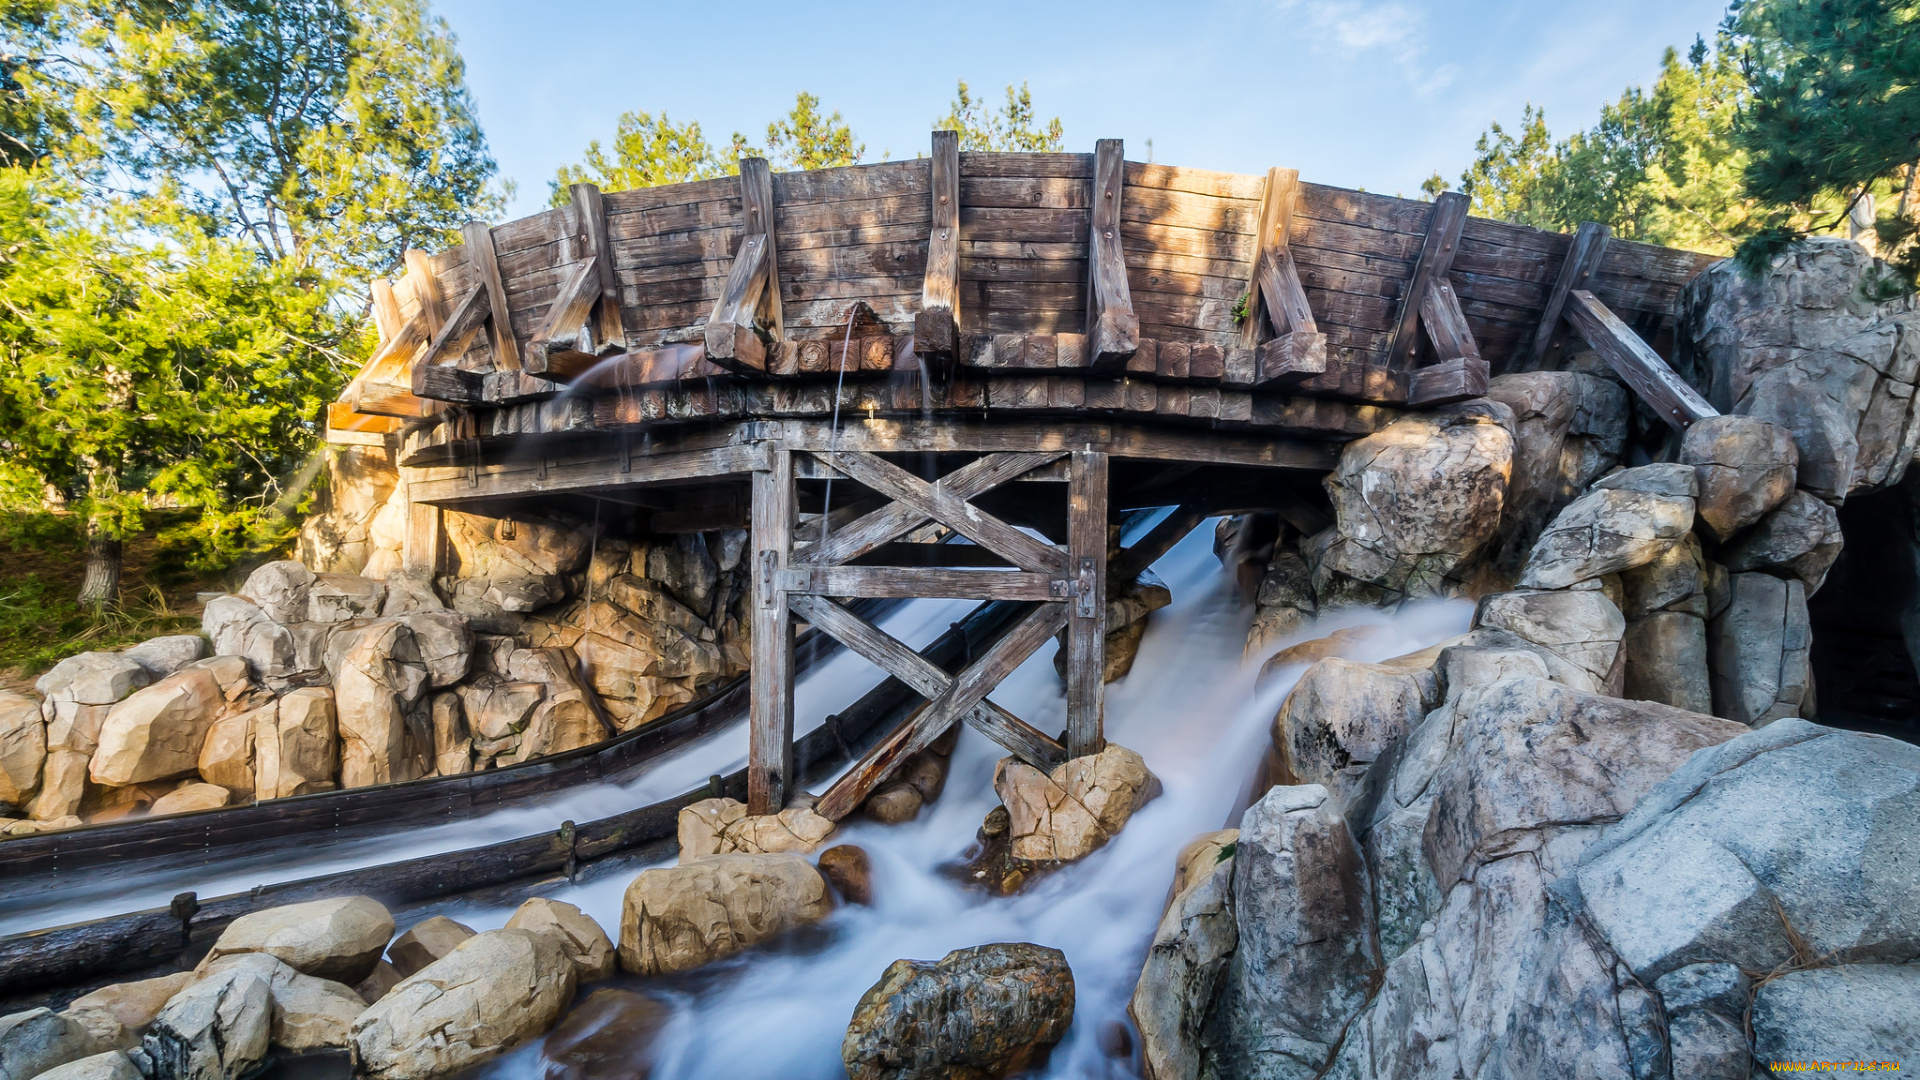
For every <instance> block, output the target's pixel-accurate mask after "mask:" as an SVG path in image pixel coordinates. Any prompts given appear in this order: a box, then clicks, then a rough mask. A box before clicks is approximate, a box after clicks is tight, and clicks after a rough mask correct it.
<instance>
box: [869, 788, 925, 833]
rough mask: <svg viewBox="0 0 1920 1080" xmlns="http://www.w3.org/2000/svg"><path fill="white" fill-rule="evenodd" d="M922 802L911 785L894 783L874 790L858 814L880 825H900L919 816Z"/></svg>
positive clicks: (917, 792) (918, 793)
mask: <svg viewBox="0 0 1920 1080" xmlns="http://www.w3.org/2000/svg"><path fill="white" fill-rule="evenodd" d="M924 801H925V800H924V799H923V798H922V797H921V795H920V792H919V790H918V789H917V788H915V787H914V786H913V785H911V784H908V783H905V782H904V781H895V782H893V783H891V784H883V785H881V786H880V787H879V788H876V789H875V790H874V793H873V794H871V795H869V796H867V801H866V802H863V803H861V804H860V812H861V813H863V814H865V815H866V816H868V817H870V818H872V819H873V820H875V821H877V822H879V823H880V824H882V825H900V824H904V823H905V822H909V821H912V820H913V819H914V818H915V817H917V816H919V813H920V805H921V803H923V802H924Z"/></svg>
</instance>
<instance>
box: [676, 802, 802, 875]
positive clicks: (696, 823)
mask: <svg viewBox="0 0 1920 1080" xmlns="http://www.w3.org/2000/svg"><path fill="white" fill-rule="evenodd" d="M833 830H834V825H833V822H831V821H828V820H827V819H826V818H823V817H821V816H820V815H819V814H816V813H814V812H813V809H812V808H811V807H808V806H790V807H788V808H787V809H785V810H782V811H780V812H779V813H778V814H764V815H758V816H755V815H749V814H748V813H747V804H746V803H743V802H740V801H739V800H737V799H726V798H721V799H702V800H700V801H699V802H697V803H694V804H693V805H692V806H689V807H687V808H686V809H684V810H681V811H680V819H679V839H680V861H681V863H682V864H685V863H687V862H689V861H691V860H693V859H698V858H701V857H704V856H707V855H732V854H747V855H759V854H772V853H776V852H796V853H799V854H802V855H806V854H811V853H812V852H814V851H815V850H817V849H818V848H819V847H820V845H821V843H822V842H824V841H825V840H826V838H827V837H829V836H831V835H833Z"/></svg>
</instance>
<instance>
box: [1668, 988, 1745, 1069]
mask: <svg viewBox="0 0 1920 1080" xmlns="http://www.w3.org/2000/svg"><path fill="white" fill-rule="evenodd" d="M1654 989H1655V990H1656V991H1657V992H1658V993H1659V995H1660V1003H1661V1005H1662V1007H1663V1008H1664V1009H1665V1010H1666V1014H1667V1042H1668V1043H1669V1045H1670V1046H1671V1054H1672V1059H1673V1075H1675V1076H1676V1077H1678V1076H1685V1077H1690V1078H1697V1080H1747V1078H1748V1076H1749V1075H1750V1073H1749V1071H1748V1068H1747V1033H1746V1029H1745V1023H1746V1015H1747V999H1748V997H1749V996H1750V992H1751V988H1750V986H1749V985H1748V982H1747V977H1746V975H1745V974H1744V973H1743V972H1741V970H1740V969H1739V968H1737V967H1734V966H1733V965H1732V964H1693V965H1690V966H1688V967H1683V968H1681V969H1680V970H1678V971H1673V972H1669V973H1667V974H1666V975H1664V976H1662V977H1661V978H1660V981H1659V982H1657V983H1655V984H1654Z"/></svg>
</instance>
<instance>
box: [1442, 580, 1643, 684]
mask: <svg viewBox="0 0 1920 1080" xmlns="http://www.w3.org/2000/svg"><path fill="white" fill-rule="evenodd" d="M1473 624H1474V626H1475V628H1476V629H1478V628H1487V629H1493V630H1505V631H1507V632H1508V633H1511V634H1513V635H1515V636H1516V637H1519V638H1521V639H1522V640H1524V641H1526V642H1528V643H1530V644H1533V645H1537V646H1539V647H1540V648H1542V649H1544V650H1546V651H1547V652H1550V653H1552V654H1553V655H1555V656H1557V657H1559V658H1560V659H1562V660H1564V661H1566V662H1567V663H1568V664H1571V665H1572V666H1573V667H1575V668H1577V669H1579V670H1580V671H1582V672H1584V673H1585V674H1586V675H1587V676H1588V677H1589V678H1590V679H1592V680H1593V685H1592V688H1593V689H1598V688H1600V687H1602V686H1604V685H1606V683H1607V681H1608V676H1609V675H1610V674H1611V673H1612V671H1613V668H1614V662H1615V661H1616V660H1617V659H1618V658H1619V655H1620V639H1621V638H1622V637H1623V636H1624V635H1625V634H1626V630H1627V626H1626V619H1625V618H1623V617H1622V616H1621V614H1620V609H1619V608H1618V607H1616V606H1615V605H1614V603H1613V601H1611V600H1609V599H1607V597H1606V595H1605V594H1604V593H1602V592H1601V591H1599V590H1595V589H1590V590H1584V591H1565V592H1526V591H1522V592H1508V593H1491V594H1489V595H1486V596H1483V597H1481V598H1480V606H1479V607H1478V609H1476V610H1475V612H1474V616H1473Z"/></svg>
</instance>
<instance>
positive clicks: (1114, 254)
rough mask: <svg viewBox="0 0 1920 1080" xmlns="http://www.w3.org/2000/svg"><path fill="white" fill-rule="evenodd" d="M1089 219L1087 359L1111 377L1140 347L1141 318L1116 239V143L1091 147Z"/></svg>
mask: <svg viewBox="0 0 1920 1080" xmlns="http://www.w3.org/2000/svg"><path fill="white" fill-rule="evenodd" d="M1094 146H1095V149H1094V173H1093V216H1092V221H1091V222H1090V225H1089V232H1088V238H1087V244H1088V247H1087V273H1088V281H1087V319H1086V335H1087V356H1088V359H1089V361H1090V366H1091V367H1092V369H1093V370H1095V371H1098V372H1103V373H1111V372H1113V371H1114V370H1115V369H1116V368H1118V367H1120V366H1123V365H1124V364H1125V363H1126V359H1127V357H1129V356H1131V355H1133V352H1134V350H1135V349H1137V348H1139V347H1140V320H1139V318H1138V317H1137V316H1135V315H1134V312H1133V299H1132V296H1131V294H1130V293H1129V292H1128V288H1127V263H1126V259H1125V257H1124V255H1123V254H1122V243H1123V241H1122V238H1121V235H1120V216H1121V196H1122V194H1123V193H1124V191H1125V189H1126V181H1125V161H1124V160H1123V154H1122V146H1121V142H1120V140H1119V139H1101V140H1100V141H1099V142H1097V143H1095V144H1094Z"/></svg>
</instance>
